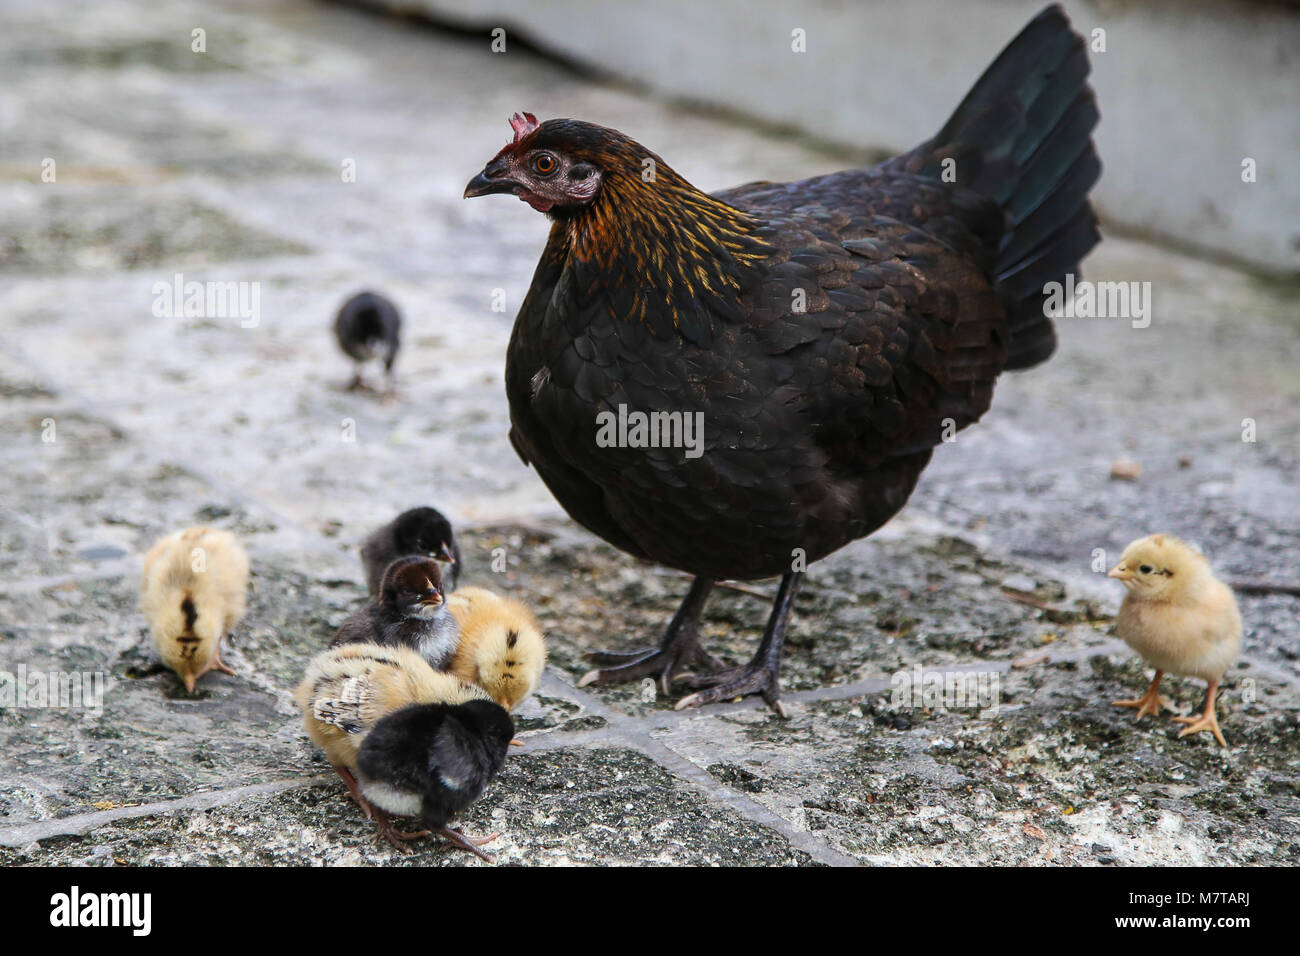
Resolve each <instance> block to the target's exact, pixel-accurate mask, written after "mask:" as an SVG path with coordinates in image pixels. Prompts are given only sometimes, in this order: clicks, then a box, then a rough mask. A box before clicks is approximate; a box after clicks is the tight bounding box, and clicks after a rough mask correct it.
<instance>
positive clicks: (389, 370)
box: [334, 292, 402, 398]
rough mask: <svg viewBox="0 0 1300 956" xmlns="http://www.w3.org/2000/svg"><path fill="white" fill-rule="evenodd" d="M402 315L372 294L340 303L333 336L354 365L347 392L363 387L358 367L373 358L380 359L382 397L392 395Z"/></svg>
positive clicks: (357, 295) (364, 293) (368, 293)
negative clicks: (385, 385) (381, 360)
mask: <svg viewBox="0 0 1300 956" xmlns="http://www.w3.org/2000/svg"><path fill="white" fill-rule="evenodd" d="M401 331H402V314H401V313H400V312H398V310H397V306H395V305H393V303H392V302H390V301H389V300H388V299H385V298H384V297H383V296H382V295H379V294H377V293H374V292H358V293H357V294H356V295H354V296H352V298H350V299H348V300H347V301H346V302H344V303H343V305H342V307H341V308H340V309H339V311H338V315H336V316H335V317H334V337H335V338H336V339H338V343H339V348H341V349H342V350H343V351H344V352H345V353H347V355H348V357H349V358H351V359H352V360H353V361H354V362H355V363H356V369H355V373H354V374H353V376H352V383H351V385H349V386H348V388H349V389H352V390H356V389H361V388H364V387H365V385H364V384H363V383H362V380H361V367H362V365H364V364H365V363H366V362H368V361H370V360H371V359H372V358H374V357H375V356H376V355H378V356H380V357H381V358H382V359H383V363H384V376H385V378H386V380H387V389H386V392H385V394H386V395H387V396H388V397H390V398H391V397H392V395H393V362H394V361H396V359H397V350H398V348H399V347H400V346H401Z"/></svg>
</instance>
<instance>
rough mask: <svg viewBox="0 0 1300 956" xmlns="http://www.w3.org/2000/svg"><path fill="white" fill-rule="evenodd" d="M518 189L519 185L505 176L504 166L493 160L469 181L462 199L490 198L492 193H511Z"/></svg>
mask: <svg viewBox="0 0 1300 956" xmlns="http://www.w3.org/2000/svg"><path fill="white" fill-rule="evenodd" d="M518 188H519V184H518V183H516V182H515V181H514V180H512V179H510V178H509V177H507V176H506V164H505V163H503V162H501V161H499V160H495V159H494V160H493V161H492V162H490V163H488V164H487V165H486V166H484V167H483V172H481V173H479V174H478V175H477V176H475V177H474V178H473V179H471V180H470V181H469V185H468V186H466V187H465V197H464V198H466V199H473V198H474V197H475V196H491V195H492V194H493V193H512V192H514V191H515V190H516V189H518Z"/></svg>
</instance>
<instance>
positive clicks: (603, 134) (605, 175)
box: [465, 113, 658, 215]
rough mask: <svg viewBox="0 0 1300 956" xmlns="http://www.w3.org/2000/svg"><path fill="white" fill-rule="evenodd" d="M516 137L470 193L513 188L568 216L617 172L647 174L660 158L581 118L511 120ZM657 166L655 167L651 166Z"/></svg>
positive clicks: (519, 116)
mask: <svg viewBox="0 0 1300 956" xmlns="http://www.w3.org/2000/svg"><path fill="white" fill-rule="evenodd" d="M510 125H511V127H512V128H513V129H514V131H515V135H514V139H512V140H511V141H510V142H509V143H506V145H505V146H504V147H503V148H502V150H501V151H500V152H499V153H497V154H496V156H494V157H493V158H492V161H491V162H490V163H488V164H487V165H486V166H484V167H483V171H482V172H481V173H479V174H478V175H477V176H475V177H474V178H473V179H472V180H470V182H469V185H468V186H466V187H465V197H466V198H470V197H473V196H489V195H492V194H493V193H513V194H514V195H516V196H518V197H519V198H520V199H522V200H523V201H524V202H526V203H528V204H529V205H530V206H532V207H533V208H534V209H536V210H537V211H539V212H545V213H550V214H552V215H564V214H565V213H566V212H569V213H571V212H574V211H577V210H580V209H582V208H583V207H585V206H588V205H590V204H591V203H592V201H593V200H594V199H595V198H596V196H597V195H599V194H600V191H601V187H602V186H603V185H604V184H605V182H606V181H607V179H609V178H610V177H611V176H618V175H626V174H628V173H629V172H634V173H635V174H636V175H637V176H639V175H640V174H641V169H642V165H643V162H644V160H645V159H651V160H652V161H654V162H655V163H657V162H658V160H657V158H656V157H654V156H653V154H652V153H650V152H649V151H648V150H646V149H645V148H643V147H641V146H639V145H638V144H637V143H636V142H635V141H633V140H631V139H628V138H627V137H626V136H624V135H623V134H622V133H620V132H619V131H618V130H614V129H608V128H607V127H604V126H597V125H596V124H595V123H584V122H582V121H580V120H571V119H552V120H547V121H546V122H545V123H539V122H538V121H537V117H536V116H534V115H533V114H532V113H516V114H515V115H514V116H513V117H511V119H510ZM651 168H653V167H651Z"/></svg>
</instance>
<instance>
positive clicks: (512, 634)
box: [447, 588, 546, 710]
mask: <svg viewBox="0 0 1300 956" xmlns="http://www.w3.org/2000/svg"><path fill="white" fill-rule="evenodd" d="M447 604H448V607H449V608H450V610H451V613H452V614H453V615H454V616H455V618H456V622H457V624H459V625H460V644H459V646H458V647H457V648H456V656H455V658H454V659H453V660H452V664H451V669H452V671H453V673H455V674H456V675H457V676H458V677H460V678H461V679H462V680H467V681H473V682H474V683H475V684H478V685H479V686H480V687H482V688H483V689H484V690H486V691H487V692H488V694H489V696H491V698H492V699H493V700H494V701H496V702H497V703H498V704H500V705H501V706H502V707H504V708H505V709H506V710H514V709H515V708H516V707H518V706H519V704H520V702H521V701H523V699H524V698H525V697H527V696H528V695H529V694H531V693H532V692H533V689H534V688H536V687H537V682H538V681H540V680H541V678H542V670H543V669H544V668H545V666H546V643H545V641H544V640H543V639H542V632H541V631H540V630H539V629H538V627H537V619H536V618H534V617H533V614H532V612H531V611H529V610H528V608H526V607H524V605H522V604H520V603H519V602H518V601H515V600H512V599H511V598H503V597H501V596H499V595H497V594H494V593H492V592H491V591H488V590H486V589H484V588H461V589H460V590H459V591H456V592H455V593H454V594H452V595H451V596H450V597H449V598H448V599H447Z"/></svg>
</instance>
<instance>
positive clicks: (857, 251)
mask: <svg viewBox="0 0 1300 956" xmlns="http://www.w3.org/2000/svg"><path fill="white" fill-rule="evenodd" d="M1088 69H1089V67H1088V59H1087V56H1086V53H1085V49H1084V43H1083V41H1082V39H1081V38H1080V37H1079V36H1078V35H1077V34H1075V33H1074V32H1073V31H1072V30H1071V29H1070V25H1069V21H1068V20H1067V19H1066V17H1065V15H1064V14H1063V13H1062V12H1061V10H1060V8H1059V7H1056V6H1052V7H1049V8H1047V9H1046V10H1044V11H1043V12H1042V13H1040V14H1039V15H1038V16H1037V17H1035V18H1034V20H1033V21H1031V22H1030V23H1029V25H1028V26H1026V27H1025V29H1024V30H1023V31H1022V32H1021V33H1020V35H1019V36H1018V37H1016V39H1015V40H1013V41H1012V42H1011V43H1010V45H1009V46H1008V47H1007V48H1006V49H1005V50H1004V51H1003V52H1002V53H1001V55H999V56H998V58H997V59H996V60H995V61H994V63H993V64H992V66H990V67H989V68H988V70H986V71H985V73H984V75H983V76H982V77H981V78H980V79H979V81H978V82H977V83H976V84H975V86H974V88H973V89H972V90H971V92H970V93H969V94H968V95H967V96H966V98H965V99H964V100H963V101H962V103H961V105H960V106H958V108H957V110H956V112H955V113H954V114H953V116H952V118H951V119H949V120H948V122H947V123H946V124H945V125H944V127H943V129H942V130H940V132H939V133H938V135H936V136H935V137H934V138H933V139H931V140H929V141H928V142H926V143H923V144H922V145H920V146H918V147H917V148H916V149H914V150H912V151H911V152H909V153H905V154H904V155H902V156H898V157H896V158H894V159H892V160H889V161H888V162H885V163H882V164H881V165H879V166H877V167H875V168H873V169H868V170H851V171H847V172H841V173H835V174H833V175H829V176H820V177H817V178H815V179H808V180H804V181H802V182H794V183H784V184H775V183H752V184H750V185H747V186H741V187H738V188H736V189H731V190H727V191H725V192H721V193H718V194H716V195H714V196H709V195H706V194H705V193H702V192H700V191H699V190H697V189H695V188H694V187H693V186H691V185H690V184H689V183H688V182H686V180H684V179H683V178H682V177H681V176H679V175H678V174H677V173H675V172H674V171H673V170H672V169H671V168H670V167H669V166H667V165H666V164H665V163H664V162H663V161H662V160H660V159H659V157H657V156H656V155H655V154H653V153H651V152H650V151H648V150H647V149H645V148H644V147H643V146H641V145H639V144H638V143H636V142H634V141H633V140H631V139H629V138H628V137H626V136H624V135H623V134H622V133H619V132H617V131H616V130H612V129H606V128H604V127H600V126H594V125H592V124H589V123H582V122H578V121H575V120H563V119H562V120H549V121H547V122H545V123H540V124H539V123H538V122H537V121H536V120H535V119H534V118H533V117H532V116H530V115H528V114H524V115H522V116H519V115H517V116H516V117H515V118H514V119H513V120H512V121H511V124H512V126H513V127H514V129H515V137H514V140H513V141H512V142H511V143H510V144H508V145H507V146H506V147H505V148H504V149H503V150H502V151H501V152H500V153H499V154H498V155H497V156H496V157H495V158H494V159H493V160H492V161H491V162H490V163H489V164H488V165H487V166H486V167H485V168H484V170H483V172H482V173H480V174H479V175H478V176H477V177H476V178H475V179H474V180H473V181H471V182H470V184H469V186H468V187H467V188H466V195H467V196H478V195H485V194H489V193H513V194H515V195H517V196H519V197H520V198H521V199H523V200H524V201H526V202H528V203H529V204H531V205H532V206H534V207H535V208H537V209H539V210H541V211H544V212H546V213H548V214H549V215H550V217H551V218H552V219H553V220H554V226H553V227H552V229H551V234H550V239H549V241H548V243H547V246H546V250H545V251H544V252H543V254H542V258H541V261H540V263H539V264H538V266H537V271H536V273H535V275H534V276H533V283H532V287H531V289H530V290H529V293H528V296H527V298H526V299H525V301H524V304H523V306H522V308H521V309H520V312H519V316H518V318H517V319H516V322H515V327H514V332H513V335H512V338H511V341H510V347H509V351H508V354H507V359H506V391H507V395H508V397H509V401H510V413H511V423H512V426H513V427H512V429H511V433H510V437H511V441H512V442H513V443H514V446H515V448H516V449H517V450H518V452H519V454H520V455H521V456H522V457H523V458H524V459H525V460H526V461H527V462H529V463H531V464H532V465H533V466H534V467H535V468H536V469H537V471H538V474H539V475H541V477H542V480H543V481H545V483H546V485H547V487H548V488H549V489H550V490H551V492H552V493H553V494H554V495H555V497H556V498H557V499H558V500H559V502H560V503H561V504H562V505H563V506H564V508H565V510H567V511H568V513H569V514H570V515H571V516H572V517H573V518H574V519H575V520H577V521H578V522H579V523H580V524H582V525H584V526H585V527H587V528H588V529H590V530H591V531H593V532H595V533H596V534H598V535H600V536H601V537H603V538H604V539H605V540H607V541H609V542H611V543H612V544H614V545H616V546H617V547H619V548H621V549H623V550H624V551H627V552H628V553H630V554H633V555H636V556H638V557H641V558H647V559H650V560H653V561H657V562H660V563H662V564H666V565H669V566H671V567H674V568H678V569H680V570H683V571H686V572H689V573H690V574H693V575H695V577H696V580H695V582H694V583H693V585H692V587H691V589H690V593H689V594H688V595H687V597H686V599H685V601H684V602H683V604H682V607H681V609H680V610H679V611H678V612H677V615H676V616H675V617H674V618H673V620H672V622H671V624H670V625H669V628H668V631H667V633H666V635H665V636H664V639H663V642H662V644H661V646H660V647H659V648H657V649H652V650H646V651H637V652H633V653H630V654H621V655H620V654H597V655H593V657H594V658H595V660H596V661H597V663H598V664H602V665H604V668H605V669H603V670H598V671H593V672H591V673H590V674H588V675H587V676H586V677H585V678H584V682H590V681H612V680H628V679H637V678H640V677H642V676H645V675H656V676H658V677H660V679H661V682H662V684H663V687H664V689H665V691H666V690H667V688H668V685H669V683H670V681H671V680H672V678H673V677H674V675H675V674H676V673H677V672H678V671H679V670H682V669H684V668H690V669H691V670H693V671H696V672H697V676H695V677H692V678H691V680H692V682H693V684H694V686H697V687H701V688H704V689H703V690H701V691H700V692H698V693H696V694H692V695H691V696H690V697H688V698H686V699H684V700H683V701H681V702H680V703H679V704H678V706H679V707H680V706H685V705H691V704H701V703H708V702H712V701H717V700H723V699H728V698H731V697H734V696H737V695H741V694H750V693H761V694H762V695H763V697H764V699H765V700H767V702H768V703H769V704H770V705H772V706H773V707H774V708H776V709H777V710H778V711H779V710H780V706H779V702H778V695H779V683H778V674H779V664H780V654H781V645H782V641H783V638H784V631H785V623H786V619H787V617H788V614H789V610H790V605H791V603H792V601H793V598H794V594H795V591H796V589H797V587H798V584H799V581H800V575H801V572H802V571H803V569H804V568H805V567H806V565H807V563H808V562H812V561H815V560H817V559H819V558H821V557H824V556H825V555H827V554H829V553H831V552H832V551H834V550H836V549H837V548H840V547H842V546H843V545H845V544H847V543H848V542H850V541H853V540H854V539H856V538H860V537H862V536H864V535H867V534H870V533H871V532H872V531H875V530H876V529H877V528H879V527H880V526H881V525H883V524H884V523H885V522H886V521H888V520H889V519H890V518H891V517H892V516H893V515H894V514H896V513H897V512H898V511H899V509H900V508H902V507H903V505H904V503H905V502H906V501H907V499H908V496H909V495H910V494H911V492H912V489H913V487H914V486H915V484H916V481H917V478H918V476H919V475H920V473H921V470H922V469H923V468H924V467H925V465H926V464H927V462H929V460H930V455H931V452H932V451H933V448H934V446H936V445H937V444H939V443H940V441H941V440H942V437H943V435H944V434H945V432H947V431H950V430H955V429H959V428H963V427H965V426H966V425H969V424H970V423H972V422H974V421H977V420H978V419H979V418H980V416H981V415H983V414H984V412H985V411H986V410H987V409H988V407H989V403H990V401H991V399H992V395H993V384H994V381H995V380H996V379H997V377H998V375H999V373H1001V372H1002V371H1003V370H1005V369H1021V368H1028V367H1030V366H1032V365H1035V364H1037V363H1039V362H1041V361H1043V360H1044V359H1046V358H1047V357H1048V356H1049V355H1050V354H1051V353H1052V351H1053V348H1054V347H1055V333H1054V331H1053V328H1052V323H1051V321H1050V320H1049V318H1048V317H1047V315H1046V313H1045V308H1044V301H1045V296H1044V294H1043V286H1044V283H1046V282H1049V281H1052V280H1056V279H1061V278H1062V277H1063V276H1064V275H1065V274H1066V273H1073V272H1077V271H1078V267H1079V261H1080V260H1081V259H1082V258H1083V257H1084V255H1086V254H1087V252H1088V251H1089V250H1090V249H1091V248H1092V247H1093V246H1094V245H1095V244H1096V243H1097V242H1098V240H1099V234H1098V232H1097V226H1096V219H1095V217H1094V215H1093V212H1092V209H1091V207H1090V206H1089V203H1088V198H1087V196H1088V191H1089V189H1090V188H1091V187H1092V185H1093V184H1094V183H1095V182H1096V180H1097V177H1098V176H1099V174H1100V169H1101V166H1100V162H1099V161H1098V159H1097V155H1096V152H1095V151H1094V149H1093V145H1092V142H1091V140H1090V135H1091V131H1092V129H1093V127H1094V126H1095V125H1096V123H1097V120H1098V112H1097V106H1096V103H1095V101H1094V99H1093V94H1092V91H1091V90H1090V89H1089V88H1088V86H1087V82H1086V78H1087V75H1088ZM620 415H622V416H625V419H626V421H628V422H629V423H630V424H632V426H633V428H632V429H629V430H628V431H627V432H626V434H623V433H622V432H619V433H618V434H617V436H616V437H617V439H618V440H615V441H612V442H611V441H610V438H611V429H610V428H609V421H610V419H611V417H612V418H618V417H620ZM636 415H646V416H654V415H658V416H659V417H658V418H653V417H651V418H649V422H648V427H647V422H646V421H644V420H643V421H642V422H641V423H640V426H639V427H638V425H637V423H636V422H635V421H634V420H633V416H636ZM694 423H698V424H699V425H700V426H701V427H702V429H703V441H702V443H699V444H696V445H694V446H691V444H690V441H689V439H690V438H691V437H692V436H691V433H690V431H689V426H691V425H692V424H694ZM683 445H686V446H687V447H685V448H683V447H682V446H683ZM773 575H781V586H780V589H779V591H778V595H777V599H776V604H775V607H774V608H773V611H772V615H771V617H770V619H769V621H768V625H767V628H766V631H765V633H764V636H763V641H762V644H761V646H760V648H759V649H758V652H757V654H756V655H755V657H754V659H753V660H752V661H751V662H750V663H749V664H748V665H747V666H744V667H739V668H730V669H727V670H717V669H716V665H715V664H714V663H713V661H712V660H711V658H710V657H709V656H708V655H707V654H706V653H705V652H704V651H703V650H702V649H701V648H700V647H699V645H698V644H697V642H696V633H695V632H696V622H697V619H698V617H699V614H700V612H701V610H702V609H703V606H704V602H705V599H706V598H707V596H708V593H709V591H710V589H711V588H712V586H713V582H714V580H716V579H719V578H742V579H745V578H759V577H766V576H773ZM709 671H712V672H711V673H710V672H709Z"/></svg>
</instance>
